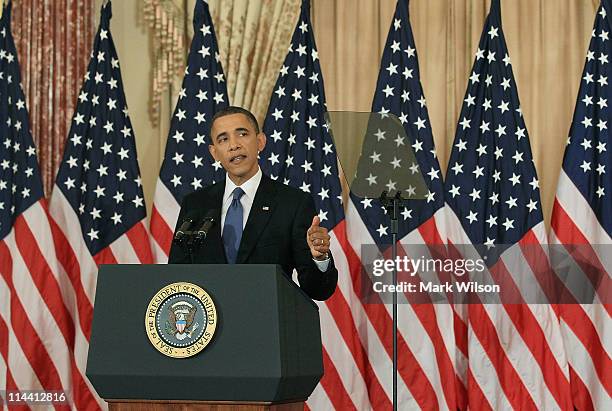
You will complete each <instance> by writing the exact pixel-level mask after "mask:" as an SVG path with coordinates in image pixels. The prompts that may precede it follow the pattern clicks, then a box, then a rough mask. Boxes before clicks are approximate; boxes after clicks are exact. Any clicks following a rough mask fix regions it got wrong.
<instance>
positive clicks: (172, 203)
mask: <svg viewBox="0 0 612 411" xmlns="http://www.w3.org/2000/svg"><path fill="white" fill-rule="evenodd" d="M180 211H181V206H180V204H179V203H177V201H176V200H175V199H174V196H173V195H172V193H170V190H168V187H166V185H165V184H164V182H163V181H162V180H161V179H158V180H157V186H156V187H155V196H154V197H153V208H152V209H151V225H150V230H151V249H152V250H153V258H154V259H155V263H157V264H166V263H167V262H168V255H169V254H170V245H171V243H172V235H173V233H174V227H175V226H176V220H177V219H178V216H179V212H180Z"/></svg>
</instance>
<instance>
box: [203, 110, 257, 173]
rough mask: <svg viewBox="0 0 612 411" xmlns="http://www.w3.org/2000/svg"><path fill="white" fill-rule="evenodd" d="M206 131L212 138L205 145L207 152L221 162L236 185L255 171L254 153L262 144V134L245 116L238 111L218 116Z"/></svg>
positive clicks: (255, 160)
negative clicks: (207, 144)
mask: <svg viewBox="0 0 612 411" xmlns="http://www.w3.org/2000/svg"><path fill="white" fill-rule="evenodd" d="M210 134H211V136H210V137H211V139H212V142H213V144H211V145H209V146H208V148H209V149H210V154H212V156H213V158H214V159H215V160H216V161H220V162H221V165H222V166H223V168H224V169H225V171H227V174H228V175H229V177H230V178H231V180H232V181H233V182H234V183H235V184H237V185H240V184H242V183H243V182H244V181H246V180H248V179H249V178H251V177H253V176H254V175H255V173H257V170H258V168H259V166H258V164H257V154H258V153H259V152H260V151H261V150H263V148H264V146H265V145H266V137H265V135H264V134H263V133H259V134H257V133H256V132H255V128H254V126H253V124H251V122H250V121H249V119H248V118H247V116H245V115H244V114H239V113H238V114H229V115H227V116H223V117H219V118H218V119H216V120H215V122H214V123H213V126H212V129H211V133H210Z"/></svg>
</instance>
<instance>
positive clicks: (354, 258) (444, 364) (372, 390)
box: [308, 204, 457, 410]
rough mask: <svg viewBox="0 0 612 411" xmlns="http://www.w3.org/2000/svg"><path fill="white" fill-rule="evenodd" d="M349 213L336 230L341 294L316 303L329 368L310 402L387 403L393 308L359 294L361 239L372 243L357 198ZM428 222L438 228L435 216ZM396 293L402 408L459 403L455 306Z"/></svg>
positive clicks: (363, 406) (333, 405)
mask: <svg viewBox="0 0 612 411" xmlns="http://www.w3.org/2000/svg"><path fill="white" fill-rule="evenodd" d="M346 213H347V214H346V220H344V221H343V222H341V223H340V224H339V225H338V226H337V227H336V228H334V230H333V231H332V232H331V235H332V246H331V248H332V253H333V255H334V261H335V264H336V267H337V268H338V272H339V273H340V275H339V278H338V289H337V290H336V293H335V294H334V295H333V296H332V298H330V299H329V300H328V301H326V302H325V303H320V305H319V306H320V308H321V309H320V314H321V329H322V338H323V346H324V351H325V353H324V363H325V375H324V377H323V380H322V381H321V384H320V385H319V387H317V389H316V390H315V392H314V393H313V395H312V396H311V398H310V399H309V400H308V406H309V407H310V408H311V409H317V410H318V409H342V410H344V409H357V410H371V409H373V410H386V409H390V407H391V400H392V384H391V383H392V377H393V376H392V370H393V366H392V338H393V337H392V317H391V312H392V307H391V306H390V305H389V304H383V303H382V302H381V301H378V303H375V304H365V303H364V302H363V301H361V299H360V295H361V292H360V287H361V278H360V276H361V260H360V252H361V245H362V244H374V243H375V242H374V239H373V238H371V236H370V233H369V232H368V230H367V228H366V227H365V225H364V223H363V221H362V220H361V217H360V216H359V214H358V212H357V210H356V209H355V208H354V206H353V205H352V204H349V205H348V208H347V211H346ZM428 223H429V224H431V225H433V227H434V228H435V221H434V220H433V218H432V220H431V221H430V222H428ZM425 225H427V223H426V224H424V226H425ZM436 230H437V229H436ZM424 233H428V230H425V231H424ZM438 238H439V235H438ZM428 241H432V242H433V241H434V240H433V238H430V237H429V235H428V234H426V235H423V233H421V232H418V233H417V232H415V233H413V234H412V235H409V236H408V237H407V238H406V239H404V242H405V243H406V244H415V243H416V244H426V243H427V242H428ZM408 248H409V247H408ZM398 298H399V302H400V303H401V305H400V306H399V309H398V330H399V333H398V350H399V353H400V355H399V367H398V368H399V375H398V402H399V404H398V406H399V409H428V410H429V409H436V410H455V409H456V408H457V401H456V391H455V382H456V373H455V369H454V362H455V340H454V335H453V313H452V307H449V306H448V305H447V306H444V305H439V306H434V305H425V304H422V305H414V306H413V305H411V304H409V303H408V300H407V299H406V296H404V295H399V296H398ZM449 380H450V381H449Z"/></svg>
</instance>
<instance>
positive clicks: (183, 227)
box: [174, 218, 193, 243]
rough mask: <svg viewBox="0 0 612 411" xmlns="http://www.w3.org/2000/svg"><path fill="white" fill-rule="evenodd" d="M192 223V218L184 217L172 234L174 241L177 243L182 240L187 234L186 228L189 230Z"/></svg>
mask: <svg viewBox="0 0 612 411" xmlns="http://www.w3.org/2000/svg"><path fill="white" fill-rule="evenodd" d="M192 224H193V219H191V218H186V219H184V220H183V222H182V223H181V226H180V227H179V229H178V230H176V233H175V234H174V241H175V242H177V243H181V242H182V241H183V240H185V237H187V236H188V235H189V233H188V232H187V230H189V228H190V227H191V225H192Z"/></svg>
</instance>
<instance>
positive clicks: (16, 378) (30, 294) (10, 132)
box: [0, 2, 92, 409]
mask: <svg viewBox="0 0 612 411" xmlns="http://www.w3.org/2000/svg"><path fill="white" fill-rule="evenodd" d="M0 107H1V108H0V135H1V136H2V137H1V138H0V143H1V144H2V145H1V146H0V301H1V302H0V390H3V391H4V390H11V391H12V390H47V391H51V390H60V391H64V392H66V393H67V394H70V389H71V387H73V386H79V385H81V384H83V380H84V378H85V373H84V369H83V370H79V369H77V367H76V365H75V360H74V325H73V322H72V318H71V316H70V313H69V309H68V307H67V306H66V303H65V301H64V300H63V299H62V296H63V294H64V292H65V290H64V289H63V285H62V281H63V278H62V273H61V272H60V270H59V267H58V264H57V257H56V255H55V252H54V245H53V239H52V235H51V227H50V223H49V216H48V213H47V203H46V201H45V199H44V193H43V187H42V181H41V176H40V171H39V168H38V162H37V157H36V149H35V148H34V141H33V139H32V135H31V132H30V125H29V121H28V112H27V108H26V105H25V97H24V94H23V90H22V87H21V75H20V71H19V63H18V61H17V51H16V49H15V43H14V40H13V36H12V34H11V5H10V2H9V3H8V5H5V6H4V8H3V11H2V19H0ZM80 400H84V402H77V401H80ZM88 400H92V397H91V396H89V398H75V403H74V404H77V405H86V404H89V402H88ZM58 408H60V409H69V406H68V405H63V406H59V407H58Z"/></svg>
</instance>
